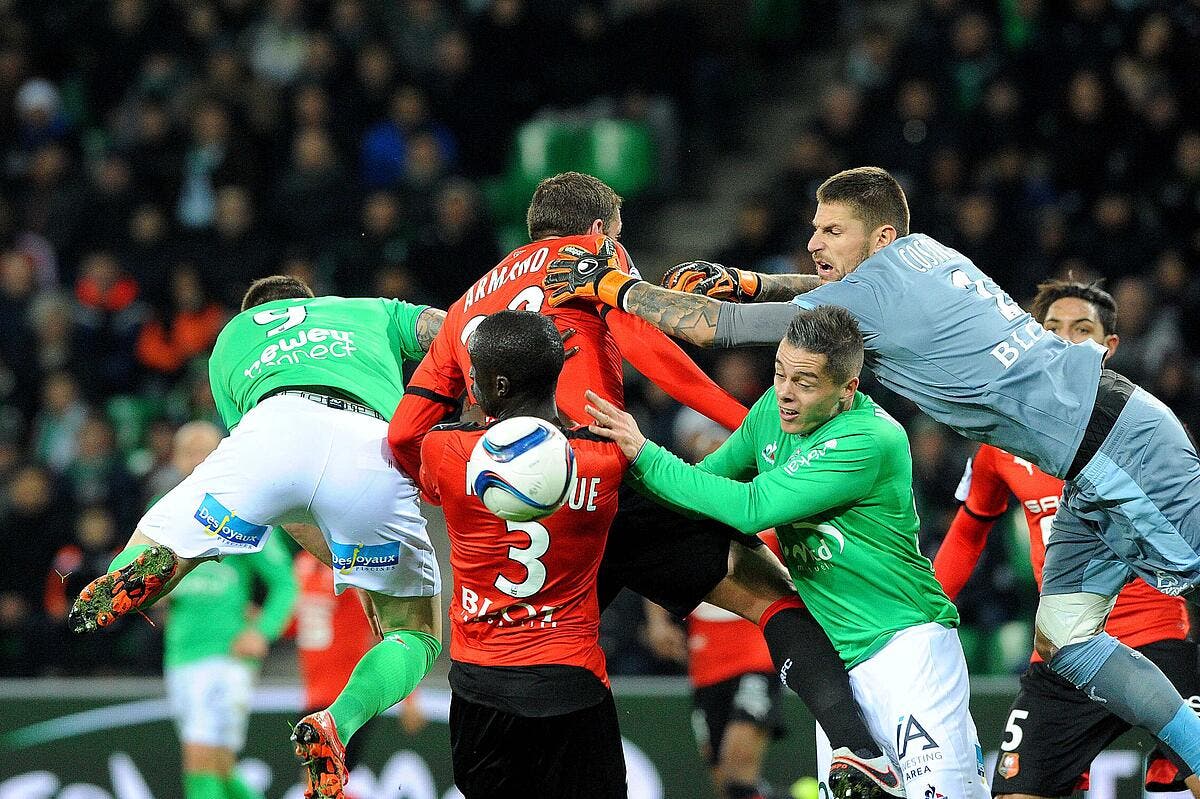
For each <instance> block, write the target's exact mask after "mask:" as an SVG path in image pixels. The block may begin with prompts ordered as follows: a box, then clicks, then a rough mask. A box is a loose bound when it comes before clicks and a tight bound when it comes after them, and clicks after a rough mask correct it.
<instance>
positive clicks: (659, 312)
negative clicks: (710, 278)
mask: <svg viewBox="0 0 1200 799" xmlns="http://www.w3.org/2000/svg"><path fill="white" fill-rule="evenodd" d="M624 300H625V303H624V310H626V311H628V312H629V313H631V314H633V315H634V316H640V317H641V318H642V319H645V320H646V321H647V322H649V323H650V324H652V325H654V326H655V327H657V328H658V329H659V330H661V331H663V332H664V333H667V334H669V335H672V336H674V337H675V338H680V339H683V340H684V341H687V342H690V343H692V344H695V345H697V346H700V347H711V346H712V345H713V341H714V339H715V338H716V336H717V316H718V314H719V312H720V310H721V303H720V302H719V301H717V300H714V299H711V298H709V297H705V296H703V295H700V294H683V293H681V292H678V291H671V290H670V289H664V288H662V287H661V286H655V285H652V284H650V283H645V282H641V283H637V284H635V285H633V286H631V287H630V289H629V291H628V292H626V294H625V297H624Z"/></svg>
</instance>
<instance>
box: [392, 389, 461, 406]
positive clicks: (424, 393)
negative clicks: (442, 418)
mask: <svg viewBox="0 0 1200 799" xmlns="http://www.w3.org/2000/svg"><path fill="white" fill-rule="evenodd" d="M404 393H405V394H412V395H413V396H416V397H424V398H425V399H427V400H430V401H431V402H440V403H442V404H443V405H457V404H458V400H457V399H454V398H452V397H447V396H445V395H444V394H439V393H437V392H436V391H430V390H429V389H427V388H421V387H420V386H408V387H407V388H405V389H404Z"/></svg>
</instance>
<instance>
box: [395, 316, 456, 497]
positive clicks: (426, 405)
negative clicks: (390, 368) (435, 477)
mask: <svg viewBox="0 0 1200 799" xmlns="http://www.w3.org/2000/svg"><path fill="white" fill-rule="evenodd" d="M447 321H449V320H447ZM454 329H455V328H453V327H451V326H450V325H448V324H443V325H442V330H441V332H440V333H438V335H437V337H436V338H435V339H434V340H433V344H432V345H430V347H429V352H427V353H425V357H424V358H422V359H421V363H420V364H419V365H418V366H417V370H416V372H414V373H413V376H412V380H409V381H408V388H407V389H406V390H405V392H404V396H403V397H402V398H401V399H400V405H399V406H398V407H397V408H396V412H395V413H394V414H392V421H391V422H390V423H389V424H388V446H390V447H391V450H392V455H393V456H394V457H395V458H396V463H397V464H399V466H400V468H401V469H403V470H404V471H405V473H406V474H408V476H409V477H411V478H412V479H413V480H415V481H416V482H417V485H418V486H419V487H420V488H421V489H422V490H424V489H425V485H424V482H423V480H422V478H421V440H422V439H423V438H424V437H425V434H426V433H428V432H429V431H430V430H431V429H432V428H433V426H434V425H436V424H438V423H440V422H441V421H442V420H443V419H445V418H446V416H447V414H449V413H451V412H452V411H453V410H454V408H455V406H456V405H457V404H458V398H459V397H460V396H461V395H462V393H463V391H464V390H466V381H465V380H464V379H463V375H462V370H461V369H460V368H459V366H458V363H457V362H456V361H455V359H454V350H453V342H452V341H451V339H450V334H449V333H448V332H447V331H452V330H454Z"/></svg>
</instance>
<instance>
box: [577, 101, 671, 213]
mask: <svg viewBox="0 0 1200 799" xmlns="http://www.w3.org/2000/svg"><path fill="white" fill-rule="evenodd" d="M584 142H585V145H586V147H585V149H584V161H583V163H582V164H581V165H580V167H579V170H580V171H581V172H587V173H589V174H592V175H595V176H596V177H598V178H600V179H601V180H603V181H604V182H605V183H607V184H608V185H610V186H612V187H613V190H614V191H616V192H617V194H621V195H623V196H626V197H633V196H636V195H638V194H640V193H642V192H643V191H645V190H646V189H648V188H650V186H651V185H652V184H653V183H654V179H655V176H656V174H655V173H656V169H655V163H656V161H655V157H656V156H655V151H654V137H653V135H652V134H651V133H650V128H649V126H647V125H646V124H645V123H642V122H634V121H630V120H621V119H602V120H600V121H598V122H594V123H592V124H591V125H590V126H589V127H588V128H587V131H586V134H585V138H584Z"/></svg>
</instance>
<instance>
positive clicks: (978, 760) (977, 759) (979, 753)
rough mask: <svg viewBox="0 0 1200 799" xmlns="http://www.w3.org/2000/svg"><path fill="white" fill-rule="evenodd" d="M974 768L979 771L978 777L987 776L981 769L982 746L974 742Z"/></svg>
mask: <svg viewBox="0 0 1200 799" xmlns="http://www.w3.org/2000/svg"><path fill="white" fill-rule="evenodd" d="M975 770H976V771H977V772H979V776H980V777H985V778H986V777H987V774H986V773H985V772H984V769H983V747H982V746H980V745H979V744H975Z"/></svg>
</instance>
